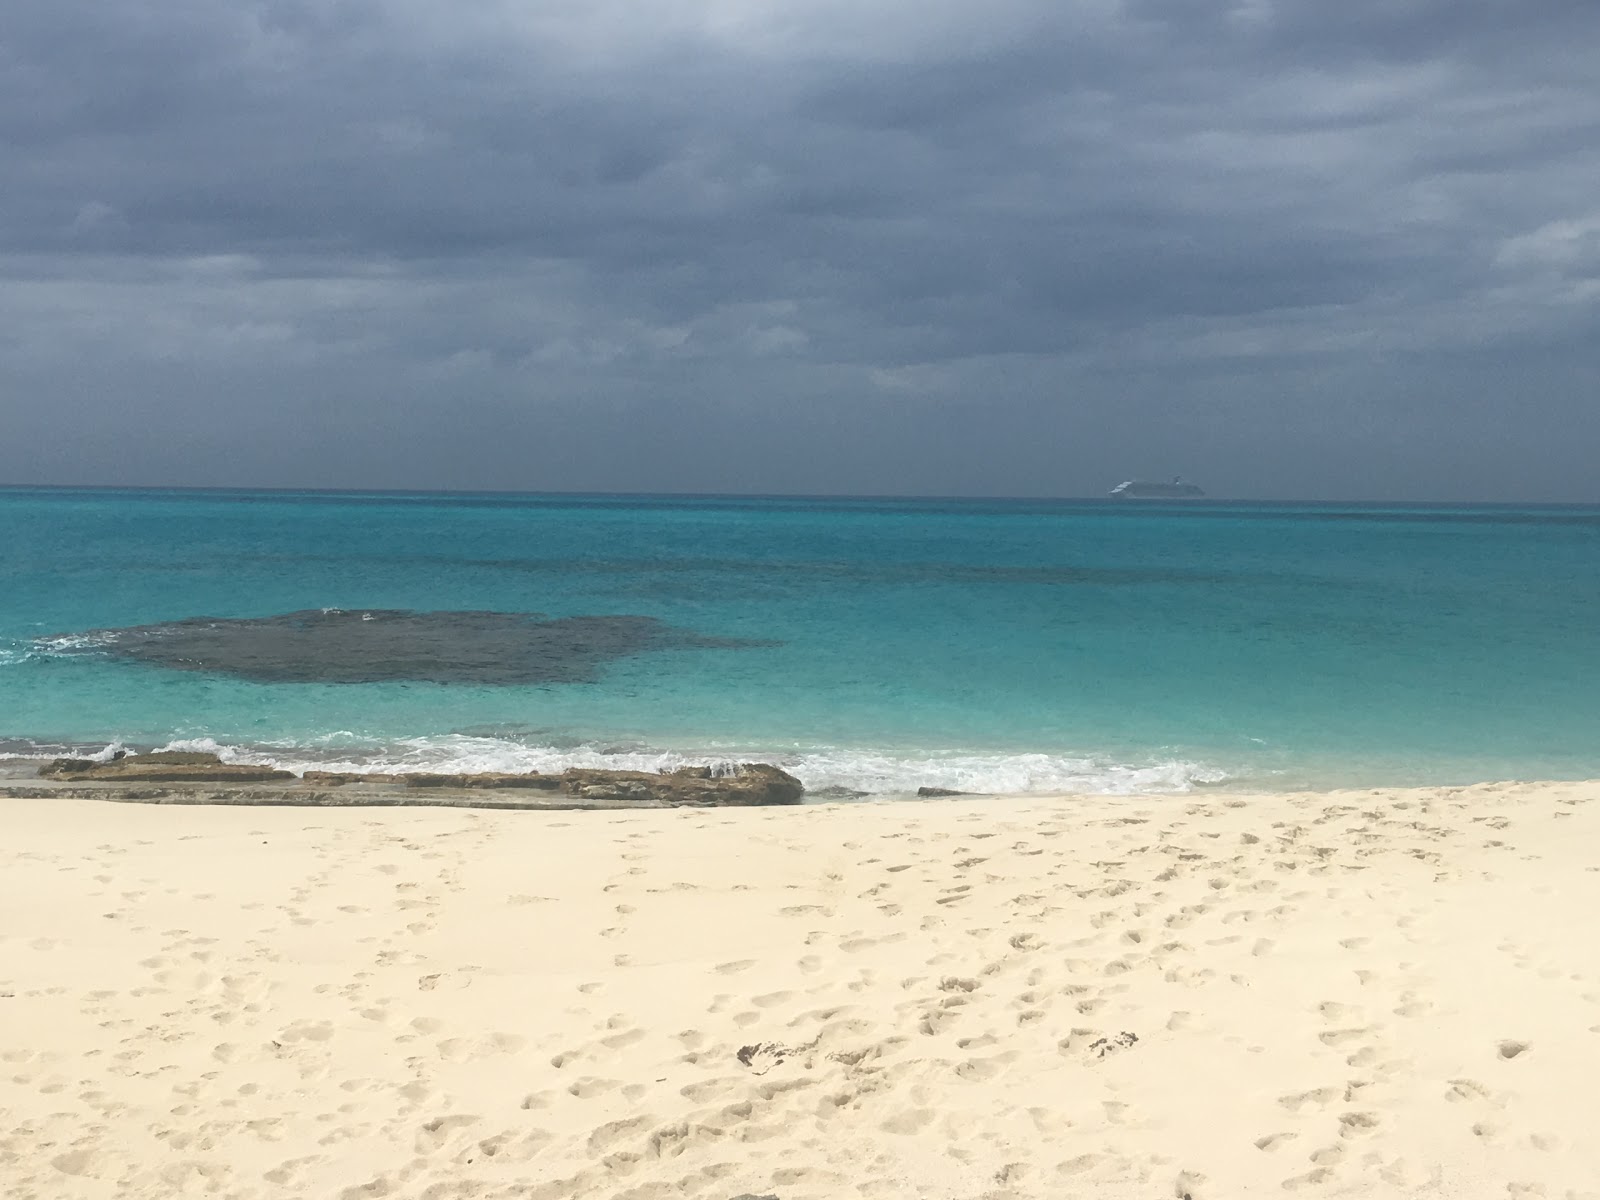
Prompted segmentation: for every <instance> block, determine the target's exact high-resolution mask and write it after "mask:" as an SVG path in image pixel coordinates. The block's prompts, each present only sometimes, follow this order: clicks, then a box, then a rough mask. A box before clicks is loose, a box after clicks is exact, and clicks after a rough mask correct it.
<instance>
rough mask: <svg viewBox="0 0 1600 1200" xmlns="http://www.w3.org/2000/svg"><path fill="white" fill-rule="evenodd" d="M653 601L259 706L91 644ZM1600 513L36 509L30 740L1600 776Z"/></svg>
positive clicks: (425, 756) (1, 586)
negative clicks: (249, 620) (551, 656)
mask: <svg viewBox="0 0 1600 1200" xmlns="http://www.w3.org/2000/svg"><path fill="white" fill-rule="evenodd" d="M328 607H333V608H342V609H362V608H367V609H374V608H385V609H415V610H485V609H488V610H499V611H506V612H538V613H544V614H549V615H552V616H575V615H586V614H605V615H611V614H635V615H643V616H650V617H656V618H659V619H661V620H662V621H665V622H668V623H670V624H671V625H673V626H676V627H681V628H686V629H690V630H693V631H695V632H696V633H700V634H704V635H709V636H711V637H727V638H741V639H755V640H758V641H761V642H764V643H765V644H762V645H757V646H744V647H721V646H710V647H690V648H683V647H679V648H669V649H661V650H650V651H646V652H644V653H640V654H637V655H634V656H630V657H626V658H623V659H621V660H619V661H616V662H613V663H611V664H610V665H609V666H607V667H605V668H604V669H603V672H602V674H601V676H600V678H599V679H598V680H597V681H596V682H585V683H554V684H543V685H536V686H535V685H522V686H469V685H461V684H437V683H405V682H387V683H354V684H352V683H342V684H315V683H253V682H248V681H244V680H240V679H235V678H230V677H227V676H223V675H218V674H209V673H205V672H191V671H176V670H171V669H167V668H162V667H154V666H149V665H145V664H140V663H134V662H127V661H121V660H118V659H115V658H112V657H109V656H107V655H106V654H104V653H102V652H99V651H97V650H96V649H95V647H94V646H93V645H92V644H89V643H85V642H84V641H83V640H82V639H78V638H74V637H71V636H68V637H62V636H61V635H76V634H81V633H83V632H85V631H90V630H96V629H103V628H107V627H115V626H126V625H133V624H142V623H150V622H160V621H170V620H176V619H180V618H184V617H192V616H200V615H204V616H214V617H250V616H267V615H270V614H275V613H283V612H289V611H293V610H298V609H313V608H328ZM1597 614H1600V509H1594V508H1478V507H1448V508H1446V507H1418V508H1392V507H1385V508H1378V507H1354V506H1346V507H1329V506H1285V505H1272V506H1252V505H1231V504H1221V503H1203V504H1192V505H1191V504H1183V505H1160V504H1128V503H1122V504H1118V503H1115V502H1068V501H957V500H812V499H804V500H802V499H741V498H641V497H571V496H509V495H505V496H502V495H471V496H450V495H395V494H363V495H357V494H330V493H244V492H162V491H76V490H50V489H4V490H0V754H4V755H10V756H12V757H13V758H20V757H28V756H36V755H42V754H50V753H55V752H57V751H59V750H60V749H61V748H62V747H67V746H70V747H74V748H76V749H79V750H102V749H103V748H105V747H106V746H108V745H124V746H130V747H135V748H142V747H152V746H166V745H174V744H176V745H192V746H202V747H209V746H213V745H215V746H217V747H221V748H223V749H224V751H225V752H226V753H227V754H229V755H231V756H234V757H240V758H245V759H261V760H270V761H274V762H279V763H282V764H284V765H288V766H291V767H300V768H303V767H305V766H308V765H312V764H317V765H324V764H329V763H338V764H349V765H352V766H356V765H364V766H373V767H410V768H416V769H421V768H437V767H444V766H451V767H457V768H463V769H552V768H559V767H560V766H562V765H565V764H571V763H604V764H608V765H642V766H656V765H673V764H675V763H678V762H683V761H721V760H729V759H741V758H755V759H762V760H766V761H775V762H779V763H782V764H785V765H787V766H788V767H789V769H790V770H793V771H795V773H797V774H799V775H800V776H801V778H802V779H804V780H805V781H806V782H807V784H808V785H809V786H811V787H812V788H815V789H822V788H827V787H840V788H850V789H856V790H860V791H865V792H869V793H881V792H897V791H905V790H909V789H914V788H916V787H917V786H920V785H929V786H943V787H957V788H964V789H969V790H1046V789H1060V788H1077V789H1086V790H1104V791H1135V790H1148V791H1162V790H1185V789H1188V788H1191V787H1194V786H1201V785H1210V784H1215V783H1222V782H1226V783H1228V784H1230V785H1233V786H1242V787H1265V786H1294V787H1298V786H1331V785H1340V784H1368V783H1371V784H1379V783H1421V782H1438V783H1444V782H1466V781H1471V780H1477V779H1489V778H1530V777H1539V778H1589V777H1597V776H1600V619H1597Z"/></svg>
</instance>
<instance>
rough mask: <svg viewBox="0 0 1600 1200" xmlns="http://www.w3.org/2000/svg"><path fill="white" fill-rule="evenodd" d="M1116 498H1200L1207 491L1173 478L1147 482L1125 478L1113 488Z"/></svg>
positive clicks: (1112, 494) (1113, 494) (1112, 493)
mask: <svg viewBox="0 0 1600 1200" xmlns="http://www.w3.org/2000/svg"><path fill="white" fill-rule="evenodd" d="M1110 494H1111V497H1112V499H1114V500H1200V499H1203V498H1204V497H1205V493H1204V492H1202V491H1201V490H1200V489H1199V488H1198V487H1196V486H1195V485H1194V484H1192V483H1185V482H1184V481H1183V480H1182V479H1180V478H1177V477H1176V476H1175V477H1174V478H1173V480H1172V482H1171V483H1145V482H1143V481H1141V480H1138V479H1128V480H1124V481H1123V482H1122V483H1119V484H1117V486H1116V487H1114V488H1112V489H1111V493H1110Z"/></svg>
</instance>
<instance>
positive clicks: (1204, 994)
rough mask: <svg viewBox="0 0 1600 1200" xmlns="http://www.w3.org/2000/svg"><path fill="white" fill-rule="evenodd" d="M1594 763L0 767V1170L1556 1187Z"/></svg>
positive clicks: (1590, 893) (1590, 1161)
mask: <svg viewBox="0 0 1600 1200" xmlns="http://www.w3.org/2000/svg"><path fill="white" fill-rule="evenodd" d="M956 799H958V800H960V799H962V798H956ZM1597 800H1600V782H1584V783H1543V784H1484V785H1477V786H1471V787H1459V788H1421V789H1404V790H1401V789H1370V788H1364V789H1355V790H1349V791H1344V792H1331V793H1308V792H1300V793H1279V794H1228V793H1209V792H1208V793H1206V794H1204V795H1188V796H1103V795H1089V796H1048V797H1047V796H1020V797H1019V796H1011V797H984V798H982V802H981V803H953V804H939V803H929V802H927V801H912V802H904V801H884V802H881V803H868V804H833V805H800V806H790V807H783V808H771V807H758V808H739V809H731V808H717V809H706V808H680V809H671V810H656V809H651V810H639V811H611V812H597V813H592V814H586V815H585V816H583V817H581V818H572V817H570V816H569V815H568V814H565V813H558V812H552V813H532V812H517V813H510V812H494V811H483V810H464V809H463V810H458V809H436V808H435V809H393V808H387V809H382V810H378V809H368V808H325V809H318V810H316V811H314V812H313V811H311V810H307V809H289V808H242V807H226V806H217V807H209V806H197V807H185V808H184V809H183V810H182V812H181V814H180V813H178V812H176V811H175V810H174V809H172V808H170V807H161V806H150V807H145V806H139V805H109V804H99V803H94V802H91V801H87V800H81V799H68V798H61V797H55V798H32V799H25V798H18V797H4V798H0V808H3V809H4V812H5V815H6V820H7V827H8V838H7V843H6V845H5V847H4V848H0V908H3V909H4V910H5V911H8V912H11V913H14V914H18V915H17V917H16V918H15V919H13V920H11V921H9V922H8V923H7V924H6V927H5V928H4V929H0V1006H3V1007H0V1012H3V1013H4V1015H5V1021H4V1022H3V1023H0V1064H4V1070H3V1071H0V1114H5V1116H4V1118H3V1119H0V1191H3V1192H4V1193H5V1194H6V1195H7V1196H8V1197H9V1196H16V1197H18V1200H27V1198H30V1197H36V1198H38V1200H44V1198H45V1197H49V1198H50V1200H79V1198H82V1200H101V1198H109V1197H113V1196H115V1197H119V1198H128V1200H146V1198H148V1200H155V1198H157V1197H162V1198H164V1197H167V1196H170V1195H174V1194H180V1193H183V1192H185V1191H186V1190H195V1189H198V1190H200V1191H206V1192H210V1193H213V1194H220V1195H226V1196H229V1197H239V1198H240V1200H247V1198H248V1200H268V1198H269V1197H274V1196H279V1195H285V1194H293V1195H327V1196H341V1197H349V1198H350V1200H357V1198H358V1197H364V1196H378V1195H405V1196H412V1195H430V1194H439V1195H447V1196H456V1195H460V1196H468V1195H470V1196H481V1197H510V1196H518V1197H534V1198H536V1200H614V1198H619V1197H626V1198H628V1200H647V1198H649V1197H655V1196H660V1195H668V1194H671V1195H682V1196H687V1197H692V1198H695V1200H727V1198H728V1197H730V1196H738V1195H740V1194H742V1193H748V1194H750V1195H756V1196H766V1195H775V1196H778V1197H780V1200H833V1198H834V1197H838V1196H841V1195H862V1196H869V1197H880V1196H881V1197H884V1198H886V1200H887V1198H898V1197H902V1196H909V1195H920V1196H928V1197H932V1198H934V1200H980V1198H981V1200H1045V1198H1046V1197H1050V1198H1052V1200H1054V1198H1058V1197H1085V1198H1087V1197H1095V1198H1096V1200H1098V1198H1100V1197H1106V1198H1109V1200H1147V1198H1148V1197H1150V1196H1153V1195H1168V1194H1188V1195H1191V1196H1192V1197H1194V1198H1195V1200H1210V1198H1212V1197H1227V1196H1236V1195H1237V1196H1251V1195H1263V1196H1266V1195H1279V1194H1281V1193H1282V1192H1283V1191H1284V1189H1285V1188H1288V1189H1290V1190H1292V1191H1293V1192H1294V1193H1295V1194H1297V1195H1306V1196H1322V1195H1328V1196H1333V1195H1342V1196H1352V1195H1354V1196H1372V1197H1400V1196H1408V1195H1416V1194H1440V1195H1471V1196H1477V1195H1485V1196H1487V1195H1530V1196H1531V1195H1538V1194H1547V1195H1573V1196H1577V1195H1584V1194H1587V1192H1586V1189H1592V1187H1593V1181H1594V1180H1595V1179H1596V1178H1600V1146H1596V1144H1595V1143H1594V1140H1593V1138H1592V1136H1591V1131H1590V1129H1589V1124H1590V1123H1589V1121H1588V1117H1587V1114H1588V1111H1589V1107H1590V1106H1589V1105H1588V1104H1587V1103H1586V1098H1587V1096H1588V1095H1589V1094H1590V1090H1591V1087H1592V1076H1593V1072H1594V1069H1595V1068H1596V1066H1597V1065H1600V945H1596V944H1595V943H1594V941H1593V939H1590V938H1586V937H1583V936H1581V930H1582V928H1583V924H1582V922H1584V921H1586V920H1587V916H1588V914H1589V913H1591V912H1593V911H1596V909H1597V907H1600V869H1597V868H1596V866H1595V861H1596V860H1595V855H1594V848H1595V846H1596V845H1597V843H1600V804H1597V803H1596V801H1597ZM1575 922H1576V923H1575ZM429 1189H437V1190H436V1192H430V1190H429Z"/></svg>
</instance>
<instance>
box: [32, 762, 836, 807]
mask: <svg viewBox="0 0 1600 1200" xmlns="http://www.w3.org/2000/svg"><path fill="white" fill-rule="evenodd" d="M39 775H40V777H41V778H44V779H50V780H56V781H60V782H65V783H73V784H82V785H88V786H90V787H93V786H95V785H102V786H103V785H110V784H164V785H173V786H171V787H169V788H167V789H166V790H167V791H168V792H174V791H181V790H182V786H181V785H185V784H188V785H208V784H231V783H240V784H244V783H264V782H278V781H282V782H284V783H286V784H291V785H295V786H290V787H285V788H284V789H282V791H281V793H275V794H274V795H275V796H276V797H277V798H278V799H279V800H280V801H281V802H283V803H296V802H298V800H299V797H297V796H296V795H295V793H296V792H298V791H301V790H310V789H317V790H318V792H319V798H318V800H317V801H316V802H317V803H319V804H330V803H331V804H339V803H341V801H340V800H339V799H338V798H337V792H338V790H339V789H341V788H352V789H354V790H353V791H352V792H350V793H349V795H350V800H349V803H352V804H358V803H359V804H365V803H374V802H381V801H379V800H377V798H376V797H375V795H374V793H377V792H383V793H390V794H393V793H428V794H433V793H438V794H440V795H441V796H443V795H446V794H448V795H449V796H451V797H453V799H452V802H457V803H464V804H471V803H473V801H471V800H470V799H465V798H462V797H461V796H460V794H461V793H472V792H483V791H494V792H500V793H504V792H508V791H513V790H521V791H524V792H529V791H532V792H540V793H544V794H545V795H546V796H547V797H548V799H549V800H550V801H552V802H556V803H554V804H551V805H549V806H551V807H554V806H556V804H558V803H559V802H560V801H561V800H563V799H567V800H570V801H576V802H580V803H579V804H578V805H577V806H579V807H592V808H627V807H640V808H677V807H681V806H685V805H695V806H718V805H766V804H798V803H799V802H800V797H801V795H802V794H803V792H804V791H805V788H804V786H803V785H802V784H801V782H800V781H799V780H798V779H796V778H795V777H794V776H793V775H790V774H788V773H787V772H785V771H780V770H779V769H778V768H777V767H773V766H768V765H767V764H765V763H744V764H742V765H741V766H739V767H738V768H737V769H736V770H735V771H734V772H733V773H731V774H728V775H716V774H713V773H712V770H711V768H710V767H683V768H680V769H679V770H676V771H668V772H662V773H659V774H652V773H650V772H647V771H600V770H588V769H579V768H574V769H572V770H569V771H564V772H562V773H561V774H559V775H541V774H538V773H537V772H533V773H529V774H525V775H513V774H507V773H498V772H493V773H482V774H460V775H457V774H439V773H422V772H417V773H412V774H404V775H396V774H387V773H385V774H376V773H375V774H358V773H353V772H344V771H307V772H306V773H305V775H304V776H303V777H297V776H295V775H294V774H292V773H291V772H289V771H279V770H275V769H273V768H271V767H257V766H246V765H243V764H238V763H224V762H223V761H222V760H221V759H219V758H218V757H217V756H216V755H214V754H191V753H177V752H166V753H159V754H142V755H136V756H129V757H126V758H121V759H118V760H115V761H113V762H94V761H92V760H90V759H81V758H58V759H56V760H55V761H54V762H52V763H49V764H48V765H47V766H45V767H42V768H41V769H40V771H39ZM205 790H206V793H207V797H208V799H207V800H206V801H204V802H208V803H216V802H218V801H217V800H216V799H215V796H216V789H212V788H207V789H205ZM323 793H329V794H328V795H326V796H325V795H323ZM358 794H359V798H358ZM128 798H130V799H132V798H138V799H154V798H155V797H153V796H139V797H128ZM252 799H261V798H260V797H252ZM495 806H496V807H508V805H499V804H497V805H495ZM542 806H544V805H541V807H542Z"/></svg>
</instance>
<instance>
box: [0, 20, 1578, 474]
mask: <svg viewBox="0 0 1600 1200" xmlns="http://www.w3.org/2000/svg"><path fill="white" fill-rule="evenodd" d="M4 8H5V13H4V17H3V18H0V180H3V183H0V482H11V483H75V484H80V483H81V484H89V483H115V484H145V485H159V484H192V485H217V484H223V485H230V484H231V485H263V486H295V487H299V486H308V487H417V488H435V487H438V488H492V489H519V490H546V489H549V490H571V489H576V490H595V491H611V490H619V491H745V492H786V493H788V492H848V493H943V494H967V493H973V494H995V495H1068V496H1070V495H1094V494H1098V493H1101V492H1104V491H1105V490H1106V489H1107V488H1109V487H1110V486H1112V485H1113V484H1115V483H1117V482H1118V481H1119V480H1121V479H1124V478H1127V477H1129V476H1136V477H1142V478H1149V477H1157V478H1159V477H1167V476H1171V475H1173V474H1177V473H1182V474H1183V475H1184V476H1185V477H1188V478H1192V479H1194V480H1195V481H1197V482H1199V483H1200V484H1201V485H1202V486H1204V487H1206V488H1207V490H1208V491H1209V492H1211V493H1213V494H1216V495H1237V496H1260V497H1296V496H1303V497H1322V498H1362V497H1366V498H1376V499H1389V498H1419V499H1427V498H1434V499H1451V498H1482V499H1530V500H1579V501H1600V3H1596V2H1595V0H1338V3H1331V2H1330V0H1239V2H1238V3H1234V4H1232V5H1231V6H1230V5H1229V4H1228V3H1227V0H1219V2H1218V3H1215V4H1207V3H1196V2H1195V0H1038V2H1034V0H989V2H988V3H986V4H983V5H979V4H977V3H975V2H974V0H960V2H955V0H904V2H900V0H896V2H873V0H782V2H779V0H760V2H750V0H680V2H678V3H670V4H663V3H659V2H645V0H637V2H634V0H562V2H561V3H555V2H541V0H452V2H449V3H447V2H446V0H382V2H380V0H258V2H246V0H116V2H115V3H107V2H106V0H6V3H5V6H4Z"/></svg>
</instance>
